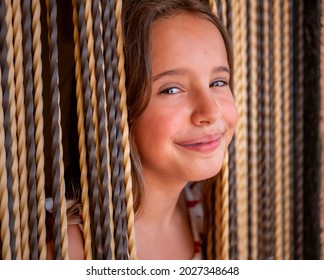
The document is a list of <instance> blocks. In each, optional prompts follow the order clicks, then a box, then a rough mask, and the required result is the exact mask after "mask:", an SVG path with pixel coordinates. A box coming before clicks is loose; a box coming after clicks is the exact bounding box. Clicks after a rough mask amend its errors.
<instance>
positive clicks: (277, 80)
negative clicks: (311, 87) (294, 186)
mask: <svg viewBox="0 0 324 280" xmlns="http://www.w3.org/2000/svg"><path fill="white" fill-rule="evenodd" d="M273 28H274V32H273V33H274V38H273V40H274V41H273V50H274V110H275V112H274V117H275V120H274V122H275V131H274V134H275V137H274V139H275V143H274V145H275V156H274V157H275V174H274V175H275V178H274V180H275V190H274V191H275V215H274V216H275V259H277V260H280V259H282V257H283V244H282V236H283V228H282V225H283V220H282V213H283V212H282V211H283V209H282V199H283V197H282V183H281V182H282V175H283V174H282V160H281V157H282V145H281V143H282V137H281V135H282V134H281V133H282V126H281V120H282V111H281V108H282V107H281V106H282V103H281V97H282V87H281V73H282V69H281V56H280V50H281V48H280V35H281V20H280V1H279V0H277V1H274V2H273Z"/></svg>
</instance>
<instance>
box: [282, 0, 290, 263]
mask: <svg viewBox="0 0 324 280" xmlns="http://www.w3.org/2000/svg"><path fill="white" fill-rule="evenodd" d="M283 2H284V3H283V113H284V114H283V124H284V125H283V143H284V148H283V156H284V157H283V162H284V164H283V166H284V176H283V179H284V259H290V258H291V254H290V249H291V239H290V235H291V214H290V211H291V180H290V178H291V177H290V175H291V173H290V172H291V170H290V169H291V168H290V166H291V158H290V155H291V148H290V147H291V144H290V140H291V139H290V135H291V130H290V120H291V115H290V53H289V50H290V40H289V25H290V12H289V11H290V3H289V1H283Z"/></svg>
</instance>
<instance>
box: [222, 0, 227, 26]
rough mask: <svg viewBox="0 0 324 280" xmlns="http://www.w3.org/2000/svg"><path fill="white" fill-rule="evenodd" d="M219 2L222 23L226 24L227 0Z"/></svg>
mask: <svg viewBox="0 0 324 280" xmlns="http://www.w3.org/2000/svg"><path fill="white" fill-rule="evenodd" d="M221 3H222V17H223V24H224V25H225V26H227V1H226V0H221Z"/></svg>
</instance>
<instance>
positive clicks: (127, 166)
mask: <svg viewBox="0 0 324 280" xmlns="http://www.w3.org/2000/svg"><path fill="white" fill-rule="evenodd" d="M121 11H122V1H120V0H116V1H115V13H116V36H117V55H118V66H117V67H118V75H119V85H118V87H119V92H120V110H121V128H122V132H123V133H122V146H123V150H124V180H125V186H126V213H127V233H128V250H129V254H130V259H132V260H134V259H136V258H137V253H136V242H135V222H134V220H135V218H134V207H133V192H132V177H131V160H130V144H129V139H128V137H129V128H128V122H127V105H126V96H127V94H126V86H125V79H126V75H125V67H124V64H125V57H124V52H123V44H124V43H123V36H122V21H121Z"/></svg>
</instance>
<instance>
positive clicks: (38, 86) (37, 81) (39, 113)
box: [32, 0, 46, 260]
mask: <svg viewBox="0 0 324 280" xmlns="http://www.w3.org/2000/svg"><path fill="white" fill-rule="evenodd" d="M40 14H41V6H40V3H39V1H38V0H32V36H33V39H32V44H33V54H34V57H33V70H34V107H35V108H34V110H35V111H34V114H35V145H36V155H35V156H36V182H37V202H38V204H37V218H38V250H39V259H40V260H44V259H46V225H45V217H46V212H45V172H44V165H45V159H44V157H45V156H44V135H43V129H44V120H43V96H42V94H43V79H42V69H43V66H42V57H41V52H42V45H41V22H40Z"/></svg>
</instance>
